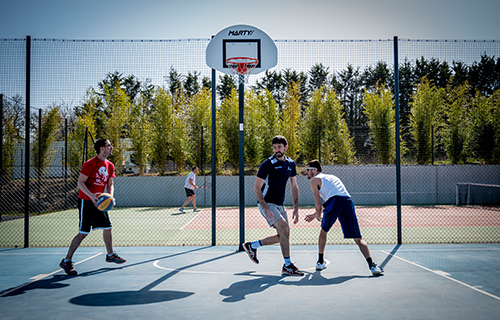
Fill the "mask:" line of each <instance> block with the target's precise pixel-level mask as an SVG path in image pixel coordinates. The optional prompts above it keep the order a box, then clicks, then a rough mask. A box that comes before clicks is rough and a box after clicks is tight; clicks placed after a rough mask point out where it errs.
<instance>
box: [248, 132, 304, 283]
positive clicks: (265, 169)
mask: <svg viewBox="0 0 500 320" xmlns="http://www.w3.org/2000/svg"><path fill="white" fill-rule="evenodd" d="M272 145H273V152H274V154H273V156H271V157H269V158H267V159H266V160H265V161H264V162H262V164H261V165H260V168H259V172H258V173H257V178H256V180H255V186H254V192H255V195H256V196H257V201H258V204H257V205H258V207H259V210H260V213H261V214H262V216H263V217H264V218H265V219H266V220H267V223H268V224H269V226H270V227H273V228H275V229H276V234H275V235H273V236H269V237H266V238H263V239H260V240H257V241H253V242H245V243H244V244H243V249H245V251H246V252H247V253H248V257H249V258H250V260H252V261H253V262H254V263H259V260H258V259H257V248H259V247H261V246H268V245H272V244H276V243H279V244H280V246H281V253H282V254H283V258H284V259H285V264H284V265H283V268H282V270H281V273H282V274H286V275H292V276H302V275H304V273H303V272H302V271H300V270H298V269H297V267H295V265H294V264H293V263H292V261H291V260H290V226H289V224H288V216H287V213H286V210H285V207H284V206H283V202H284V201H285V190H286V184H287V182H288V180H289V179H290V190H291V193H292V200H293V214H292V219H293V223H297V222H298V220H299V187H298V186H297V170H296V168H295V162H294V161H293V160H292V159H291V158H289V157H287V156H285V151H286V150H287V149H288V142H287V140H286V138H285V137H284V136H281V135H278V136H275V137H274V138H273V140H272Z"/></svg>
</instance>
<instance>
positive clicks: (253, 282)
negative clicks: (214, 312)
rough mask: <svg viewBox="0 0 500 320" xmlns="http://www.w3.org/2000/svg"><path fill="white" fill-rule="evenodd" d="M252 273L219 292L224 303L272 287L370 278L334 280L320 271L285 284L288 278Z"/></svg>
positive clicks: (336, 283)
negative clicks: (247, 277) (250, 277)
mask: <svg viewBox="0 0 500 320" xmlns="http://www.w3.org/2000/svg"><path fill="white" fill-rule="evenodd" d="M252 273H253V271H252V272H243V273H238V274H235V275H237V276H252V277H255V278H254V279H250V280H244V281H239V282H235V283H233V284H231V286H229V288H227V289H223V290H221V291H220V295H222V296H227V298H225V299H224V300H222V301H224V302H238V301H241V300H244V299H245V297H246V296H247V295H249V294H255V293H261V292H263V291H265V290H267V289H269V288H271V287H272V286H275V285H284V286H330V285H338V284H341V283H344V282H346V281H349V280H352V279H355V278H371V276H340V277H334V278H325V277H323V276H322V275H321V272H320V271H316V272H314V273H305V275H304V276H303V277H301V278H300V280H299V281H296V282H285V281H284V280H285V279H286V278H288V277H290V276H273V275H259V274H252Z"/></svg>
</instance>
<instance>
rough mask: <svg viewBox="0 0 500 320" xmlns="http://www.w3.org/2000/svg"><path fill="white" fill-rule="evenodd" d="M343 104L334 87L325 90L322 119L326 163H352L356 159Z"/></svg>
mask: <svg viewBox="0 0 500 320" xmlns="http://www.w3.org/2000/svg"><path fill="white" fill-rule="evenodd" d="M343 109H344V108H343V106H342V104H341V103H340V100H339V99H338V98H337V94H336V93H335V90H333V89H327V90H325V96H324V99H323V106H322V110H321V119H322V120H323V126H324V143H323V149H324V150H325V152H324V153H325V157H324V160H323V162H324V163H325V164H329V163H333V162H334V161H336V162H337V163H339V164H350V163H352V162H353V161H354V155H355V151H354V141H353V139H352V137H351V134H350V132H349V129H348V127H347V123H346V121H345V118H344V111H343Z"/></svg>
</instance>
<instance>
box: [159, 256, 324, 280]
mask: <svg viewBox="0 0 500 320" xmlns="http://www.w3.org/2000/svg"><path fill="white" fill-rule="evenodd" d="M158 262H160V260H156V261H155V262H153V266H155V267H156V268H158V269H162V270H167V271H178V272H185V273H196V274H229V275H234V274H235V272H214V271H192V270H178V269H179V268H176V269H173V268H166V267H162V266H160V265H159V264H158ZM325 262H326V265H329V264H330V261H328V260H326V259H325ZM300 270H302V271H308V272H310V271H315V270H316V267H313V268H308V269H300ZM237 273H238V272H236V274H237ZM279 274H280V275H281V272H280V273H279ZM249 275H252V276H256V275H276V271H267V272H259V273H258V274H253V273H252V274H249Z"/></svg>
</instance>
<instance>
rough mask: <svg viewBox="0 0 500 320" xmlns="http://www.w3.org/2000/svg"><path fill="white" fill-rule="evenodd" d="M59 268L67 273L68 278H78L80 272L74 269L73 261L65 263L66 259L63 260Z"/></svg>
mask: <svg viewBox="0 0 500 320" xmlns="http://www.w3.org/2000/svg"><path fill="white" fill-rule="evenodd" d="M59 267H61V268H63V270H64V272H66V274H67V275H68V276H76V275H77V274H78V272H76V270H75V269H73V262H72V261H71V260H70V261H68V262H64V259H62V260H61V263H59Z"/></svg>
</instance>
